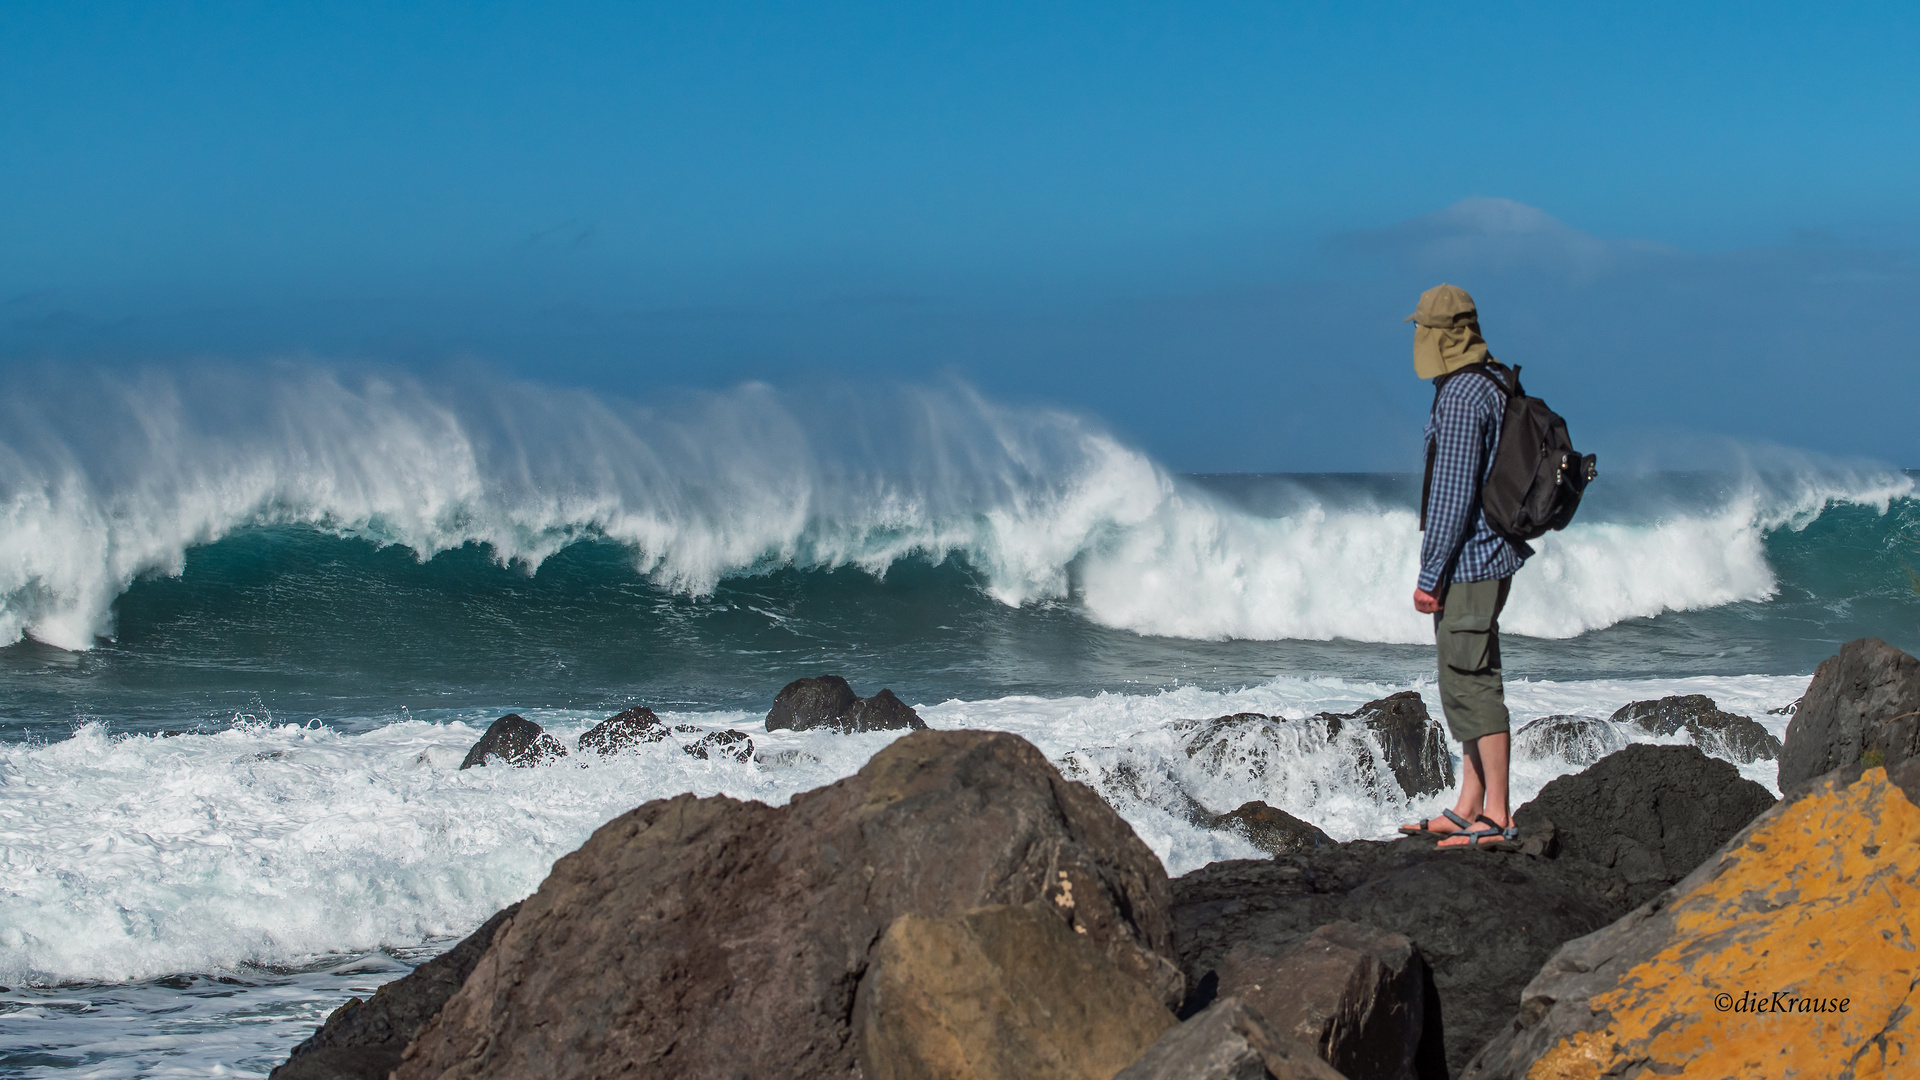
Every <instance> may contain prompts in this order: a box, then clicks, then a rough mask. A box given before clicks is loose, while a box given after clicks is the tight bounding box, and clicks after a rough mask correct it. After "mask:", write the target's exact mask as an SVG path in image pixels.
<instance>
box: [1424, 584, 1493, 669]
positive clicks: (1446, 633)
mask: <svg viewBox="0 0 1920 1080" xmlns="http://www.w3.org/2000/svg"><path fill="white" fill-rule="evenodd" d="M1467 591H1468V590H1465V589H1460V588H1457V587H1456V588H1453V589H1449V590H1448V592H1449V594H1451V595H1449V597H1448V599H1449V600H1453V599H1454V598H1455V597H1456V596H1458V595H1459V594H1460V593H1463V592H1467ZM1475 591H1481V590H1475ZM1460 599H1461V600H1466V598H1465V597H1461V598H1460ZM1480 599H1482V597H1479V596H1474V597H1473V600H1480ZM1493 618H1494V613H1493V606H1492V605H1491V604H1476V603H1473V602H1472V601H1471V600H1467V601H1466V602H1464V603H1457V604H1456V603H1449V604H1448V605H1447V606H1446V608H1445V609H1443V610H1442V612H1441V615H1440V626H1439V631H1440V633H1439V638H1440V640H1439V642H1438V645H1439V646H1440V662H1441V663H1442V664H1444V665H1446V666H1447V667H1449V668H1452V669H1453V670H1454V671H1457V672H1459V673H1460V674H1462V675H1481V674H1486V673H1489V672H1491V671H1493V670H1494V669H1496V668H1498V667H1499V666H1500V646H1499V645H1498V643H1497V641H1498V639H1497V638H1495V636H1494V634H1493Z"/></svg>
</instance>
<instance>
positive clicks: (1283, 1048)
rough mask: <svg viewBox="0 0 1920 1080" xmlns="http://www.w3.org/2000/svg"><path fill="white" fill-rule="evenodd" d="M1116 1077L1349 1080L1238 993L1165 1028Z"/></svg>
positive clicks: (1139, 1079)
mask: <svg viewBox="0 0 1920 1080" xmlns="http://www.w3.org/2000/svg"><path fill="white" fill-rule="evenodd" d="M1113 1080H1346V1078H1344V1077H1342V1076H1341V1075H1340V1074H1339V1073H1338V1072H1336V1071H1334V1068H1333V1067H1332V1066H1331V1065H1328V1064H1327V1063H1326V1062H1324V1061H1322V1060H1320V1058H1319V1057H1318V1056H1317V1055H1316V1054H1315V1053H1314V1051H1313V1048H1312V1047H1309V1046H1306V1045H1304V1044H1302V1043H1300V1042H1299V1041H1297V1040H1294V1039H1290V1038H1288V1037H1287V1036H1286V1035H1285V1034H1283V1033H1281V1032H1280V1031H1279V1030H1278V1029H1276V1028H1275V1027H1274V1026H1273V1025H1272V1024H1269V1023H1268V1022H1267V1020H1266V1018H1265V1017H1263V1016H1261V1015H1260V1013H1259V1011H1258V1010H1256V1009H1254V1008H1252V1007H1251V1006H1249V1005H1248V1004H1247V1003H1246V1002H1244V1001H1242V1000H1240V999H1239V998H1235V997H1228V998H1221V999H1220V1000H1219V1001H1217V1002H1215V1003H1214V1004H1213V1005H1212V1006H1211V1007H1210V1008H1208V1009H1207V1011H1206V1012H1203V1013H1201V1014H1200V1015H1199V1016H1196V1017H1194V1018H1193V1019H1191V1020H1189V1021H1187V1022H1186V1023H1184V1024H1180V1025H1178V1026H1176V1027H1171V1028H1168V1029H1167V1030H1166V1032H1165V1033H1164V1034H1162V1035H1161V1036H1160V1038H1159V1039H1158V1040H1157V1041H1155V1042H1154V1044H1153V1046H1152V1047H1151V1048H1149V1049H1148V1050H1147V1052H1146V1053H1145V1054H1142V1055H1141V1056H1140V1058H1139V1060H1137V1061H1135V1062H1134V1063H1133V1064H1131V1065H1129V1066H1127V1067H1126V1068H1124V1069H1122V1070H1120V1072H1118V1073H1116V1074H1115V1075H1114V1077H1113Z"/></svg>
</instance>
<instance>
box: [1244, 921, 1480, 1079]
mask: <svg viewBox="0 0 1920 1080" xmlns="http://www.w3.org/2000/svg"><path fill="white" fill-rule="evenodd" d="M1217 974H1218V976H1219V988H1218V989H1219V993H1220V994H1222V995H1224V996H1229V997H1238V998H1240V999H1241V1000H1243V1001H1245V1002H1246V1003H1247V1004H1248V1005H1251V1006H1252V1007H1253V1008H1254V1010H1255V1011H1256V1012H1258V1013H1259V1014H1260V1015H1261V1016H1263V1017H1265V1018H1266V1020H1267V1022H1268V1023H1270V1024H1272V1025H1273V1026H1274V1027H1275V1028H1276V1029H1278V1030H1279V1031H1281V1032H1282V1033H1284V1034H1286V1035H1288V1036H1290V1037H1292V1038H1294V1039H1297V1040H1299V1041H1300V1042H1302V1043H1305V1044H1306V1045H1307V1046H1310V1047H1312V1048H1313V1049H1314V1051H1315V1052H1317V1053H1318V1054H1319V1055H1320V1057H1321V1058H1322V1059H1324V1060H1325V1061H1326V1062H1327V1063H1328V1064H1329V1065H1332V1066H1333V1067H1334V1068H1336V1069H1338V1070H1339V1071H1340V1074H1341V1075H1342V1076H1346V1077H1348V1078H1350V1080H1403V1078H1406V1077H1413V1076H1417V1075H1421V1072H1420V1069H1419V1062H1420V1049H1421V1041H1422V1040H1421V1036H1422V1034H1423V1032H1424V1030H1425V1019H1426V1007H1427V989H1428V986H1429V985H1430V984H1431V981H1432V980H1431V976H1430V975H1429V974H1428V972H1427V964H1426V961H1425V960H1423V959H1421V957H1420V951H1419V950H1418V949H1416V948H1414V947H1413V943H1412V942H1410V941H1408V940H1407V939H1406V938H1405V937H1402V936H1401V935H1399V934H1393V933H1388V932H1387V931H1385V930H1380V929H1377V928H1375V927H1371V926H1361V925H1360V924H1358V923H1351V922H1336V923H1329V924H1327V925H1326V926H1322V927H1320V928H1318V929H1316V930H1315V931H1314V932H1313V933H1312V934H1310V935H1308V937H1307V938H1306V940H1304V941H1302V942H1300V943H1299V944H1297V945H1294V946H1293V947H1291V948H1289V949H1287V950H1285V951H1284V952H1282V953H1280V954H1278V955H1270V954H1264V953H1260V952H1258V951H1255V950H1254V949H1252V948H1248V947H1244V946H1243V947H1241V948H1238V949H1235V950H1234V951H1233V952H1231V953H1229V954H1228V955H1227V958H1226V960H1225V961H1224V962H1223V963H1222V964H1221V965H1220V967H1219V969H1218V971H1217ZM1436 1019H1438V1018H1437V1017H1436ZM1431 1051H1432V1053H1431V1055H1430V1056H1431V1057H1432V1059H1433V1060H1432V1062H1431V1063H1430V1064H1431V1065H1444V1054H1443V1052H1442V1051H1441V1049H1440V1041H1439V1040H1438V1039H1434V1040H1433V1041H1432V1045H1431Z"/></svg>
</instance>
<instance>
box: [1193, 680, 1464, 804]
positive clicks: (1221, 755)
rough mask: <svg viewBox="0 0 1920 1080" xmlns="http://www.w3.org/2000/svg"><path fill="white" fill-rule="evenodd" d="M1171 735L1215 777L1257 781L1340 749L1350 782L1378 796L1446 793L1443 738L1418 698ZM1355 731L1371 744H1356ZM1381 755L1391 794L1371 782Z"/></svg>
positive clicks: (1236, 721)
mask: <svg viewBox="0 0 1920 1080" xmlns="http://www.w3.org/2000/svg"><path fill="white" fill-rule="evenodd" d="M1172 726H1173V729H1174V732H1175V733H1176V734H1177V735H1178V736H1179V737H1180V738H1181V740H1182V742H1183V743H1184V745H1185V749H1186V752H1187V756H1188V757H1190V758H1192V759H1193V761H1194V763H1195V764H1197V765H1199V766H1200V767H1201V768H1202V769H1205V770H1206V771H1207V772H1209V773H1212V774H1213V775H1215V776H1222V777H1235V778H1240V777H1244V778H1246V779H1254V780H1257V779H1262V778H1265V777H1267V776H1269V775H1270V774H1271V772H1272V770H1274V769H1276V768H1284V767H1286V766H1287V765H1288V764H1290V763H1291V762H1293V761H1294V760H1296V759H1298V758H1299V757H1300V756H1301V754H1302V753H1303V752H1305V751H1308V750H1310V749H1314V748H1318V747H1321V746H1325V745H1326V744H1327V743H1330V742H1331V743H1343V744H1344V752H1345V753H1346V754H1348V755H1349V756H1350V757H1351V759H1352V762H1353V779H1354V780H1356V781H1358V782H1359V783H1360V784H1362V785H1363V786H1364V787H1365V788H1366V789H1367V790H1368V791H1369V792H1370V793H1372V794H1374V795H1377V796H1382V797H1399V796H1401V795H1405V796H1410V797H1414V796H1422V795H1433V794H1437V793H1439V792H1442V791H1448V790H1451V789H1452V787H1453V758H1452V756H1451V754H1450V752H1449V751H1448V749H1447V739H1446V732H1445V731H1444V730H1443V729H1442V728H1441V727H1440V725H1439V724H1438V723H1437V722H1436V721H1435V720H1434V719H1433V718H1432V717H1431V716H1429V715H1428V714H1427V706H1426V703H1425V702H1424V701H1422V700H1421V698H1420V695H1419V694H1416V693H1414V692H1412V691H1410V690H1409V691H1404V692H1402V693H1398V694H1395V695H1393V696H1392V697H1388V698H1382V699H1381V700H1379V701H1369V702H1368V703H1366V704H1365V705H1362V706H1361V707H1360V708H1358V709H1356V710H1354V711H1353V712H1350V713H1320V714H1319V715H1317V716H1313V717H1309V718H1307V719H1304V720H1289V719H1287V718H1286V717H1284V716H1267V715H1266V714H1264V713H1234V714H1233V715H1231V716H1218V717H1215V718H1213V719H1211V720H1177V721H1175V722H1174V724H1173V725H1172ZM1356 726H1357V727H1358V728H1359V729H1360V730H1361V731H1364V732H1366V733H1367V734H1368V735H1370V736H1371V738H1356V737H1355V736H1356V735H1358V734H1359V732H1357V731H1349V730H1348V729H1349V728H1353V727H1356ZM1376 746H1377V747H1378V750H1379V752H1380V753H1381V754H1383V755H1384V761H1383V762H1380V763H1379V764H1384V765H1385V766H1386V768H1387V771H1388V772H1390V773H1391V774H1392V776H1393V784H1394V788H1397V789H1398V790H1397V791H1396V790H1394V789H1393V788H1388V789H1386V790H1381V787H1382V785H1380V784H1378V783H1377V781H1376V779H1375V778H1376V776H1377V771H1376V770H1377V764H1376V760H1375V752H1376V751H1375V747H1376Z"/></svg>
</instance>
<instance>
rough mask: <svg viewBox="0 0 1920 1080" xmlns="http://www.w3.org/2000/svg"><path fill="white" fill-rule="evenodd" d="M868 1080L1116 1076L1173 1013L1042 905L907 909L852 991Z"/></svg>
mask: <svg viewBox="0 0 1920 1080" xmlns="http://www.w3.org/2000/svg"><path fill="white" fill-rule="evenodd" d="M853 1009H854V1018H853V1026H854V1030H855V1032H856V1036H855V1041H856V1043H857V1045H858V1046H859V1054H860V1075H861V1076H863V1077H865V1078H866V1080H925V1078H930V1077H960V1076H966V1077H1021V1078H1028V1080H1056V1078H1057V1080H1082V1078H1085V1080H1108V1078H1109V1077H1111V1076H1112V1075H1113V1074H1114V1073H1115V1072H1117V1071H1119V1070H1120V1069H1123V1068H1125V1067H1126V1066H1127V1064H1128V1063H1129V1062H1131V1061H1133V1060H1134V1059H1135V1058H1137V1057H1139V1056H1140V1054H1141V1053H1143V1052H1145V1051H1146V1049H1147V1048H1148V1047H1149V1046H1151V1045H1153V1040H1154V1038H1155V1037H1156V1036H1158V1035H1159V1034H1160V1033H1161V1032H1162V1031H1164V1030H1166V1029H1167V1028H1170V1027H1172V1026H1174V1019H1173V1014H1172V1013H1170V1012H1168V1011H1167V1007H1166V1006H1165V1005H1164V1004H1162V1003H1161V1002H1160V1001H1159V1000H1158V999H1157V998H1156V997H1155V996H1154V995H1153V994H1152V993H1150V992H1149V991H1148V990H1147V988H1146V987H1145V986H1143V985H1142V984H1141V983H1140V981H1139V980H1138V979H1135V978H1133V977H1132V976H1131V975H1129V974H1128V973H1126V972H1123V971H1121V970H1120V969H1119V968H1118V967H1117V966H1116V965H1115V964H1114V962H1113V959H1112V958H1111V957H1110V956H1108V955H1107V954H1106V952H1105V951H1104V950H1102V949H1101V948H1100V946H1098V945H1096V944H1094V943H1093V942H1092V941H1089V940H1088V939H1087V938H1086V936H1085V935H1082V934H1076V933H1074V932H1073V930H1072V927H1071V925H1070V924H1069V921H1068V916H1067V915H1066V913H1065V911H1064V910H1063V909H1061V908H1060V907H1059V906H1058V905H1056V904H1051V903H1047V902H1045V901H1038V902H1029V903H1026V904H1020V905H1008V904H1001V905H996V906H992V907H983V908H975V909H974V910H972V911H968V912H965V913H963V914H960V915H952V916H947V917H945V918H927V917H924V916H919V915H902V916H901V917H900V918H898V919H895V920H894V922H893V925H892V926H890V927H888V928H887V932H886V935H885V936H883V937H882V938H881V939H880V943H879V945H877V946H876V947H875V948H874V950H873V962H872V966H871V967H869V968H868V970H867V974H866V977H865V978H863V979H861V980H860V989H859V992H858V993H857V994H856V995H855V997H854V1007H853Z"/></svg>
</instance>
